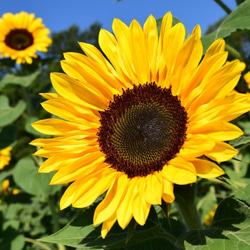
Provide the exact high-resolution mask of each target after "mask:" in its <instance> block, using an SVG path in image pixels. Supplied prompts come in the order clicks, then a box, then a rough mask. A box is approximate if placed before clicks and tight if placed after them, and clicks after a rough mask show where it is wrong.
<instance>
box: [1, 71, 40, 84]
mask: <svg viewBox="0 0 250 250" xmlns="http://www.w3.org/2000/svg"><path fill="white" fill-rule="evenodd" d="M39 74H40V71H36V72H34V73H32V74H30V75H28V76H16V75H12V74H6V75H5V77H4V78H3V79H2V80H1V81H0V88H3V87H4V86H5V85H8V84H16V85H21V86H23V87H28V86H30V84H31V83H32V82H33V81H34V80H35V79H36V78H37V76H38V75H39Z"/></svg>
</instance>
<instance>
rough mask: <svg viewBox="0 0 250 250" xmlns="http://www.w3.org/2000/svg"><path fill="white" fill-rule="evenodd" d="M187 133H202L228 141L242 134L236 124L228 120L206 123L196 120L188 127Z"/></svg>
mask: <svg viewBox="0 0 250 250" xmlns="http://www.w3.org/2000/svg"><path fill="white" fill-rule="evenodd" d="M189 133H192V134H203V135H207V136H209V137H210V138H213V139H215V140H218V141H229V140H233V139H235V138H238V137H239V136H241V135H242V134H243V132H242V130H241V129H239V128H238V127H237V126H235V125H233V124H231V123H228V122H221V121H219V122H208V123H206V124H204V123H200V124H198V122H197V123H196V124H192V125H190V127H189Z"/></svg>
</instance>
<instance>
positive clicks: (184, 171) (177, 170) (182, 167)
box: [162, 157, 197, 185]
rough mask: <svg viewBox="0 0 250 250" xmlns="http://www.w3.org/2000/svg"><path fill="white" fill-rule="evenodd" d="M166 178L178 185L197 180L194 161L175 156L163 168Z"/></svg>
mask: <svg viewBox="0 0 250 250" xmlns="http://www.w3.org/2000/svg"><path fill="white" fill-rule="evenodd" d="M162 175H163V177H164V178H165V179H167V180H169V181H170V182H173V183H175V184H178V185H185V184H189V183H193V182H196V179H197V178H196V170H195V168H194V166H193V164H192V163H190V162H187V161H185V160H183V159H181V158H180V157H179V158H174V159H173V160H171V161H170V162H169V163H168V165H165V166H164V168H163V169H162Z"/></svg>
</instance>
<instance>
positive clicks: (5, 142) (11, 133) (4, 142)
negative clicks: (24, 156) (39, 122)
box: [0, 126, 17, 150]
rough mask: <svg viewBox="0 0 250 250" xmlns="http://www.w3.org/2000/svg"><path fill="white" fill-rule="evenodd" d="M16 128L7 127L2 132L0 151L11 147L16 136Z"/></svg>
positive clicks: (0, 134)
mask: <svg viewBox="0 0 250 250" xmlns="http://www.w3.org/2000/svg"><path fill="white" fill-rule="evenodd" d="M16 132H17V128H16V126H6V127H4V128H3V129H2V130H1V132H0V150H1V149H3V148H6V147H8V146H10V145H11V144H12V143H13V142H14V140H15V136H16Z"/></svg>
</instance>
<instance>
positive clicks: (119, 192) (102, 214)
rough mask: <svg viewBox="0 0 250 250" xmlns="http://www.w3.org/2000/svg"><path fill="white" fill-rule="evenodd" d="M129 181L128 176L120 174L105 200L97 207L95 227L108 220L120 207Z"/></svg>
mask: <svg viewBox="0 0 250 250" xmlns="http://www.w3.org/2000/svg"><path fill="white" fill-rule="evenodd" d="M128 183H129V179H128V178H127V175H124V174H122V173H120V176H119V177H117V179H116V181H115V182H114V184H113V185H112V187H110V189H109V190H108V192H107V195H106V197H105V198H104V200H103V201H102V202H101V203H100V204H99V205H98V206H97V208H96V210H95V214H94V225H97V224H100V223H102V222H104V221H106V220H108V219H109V218H110V217H111V216H112V215H113V214H114V213H116V209H117V207H118V206H119V204H120V202H121V200H122V199H123V197H124V194H126V191H127V187H128Z"/></svg>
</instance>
